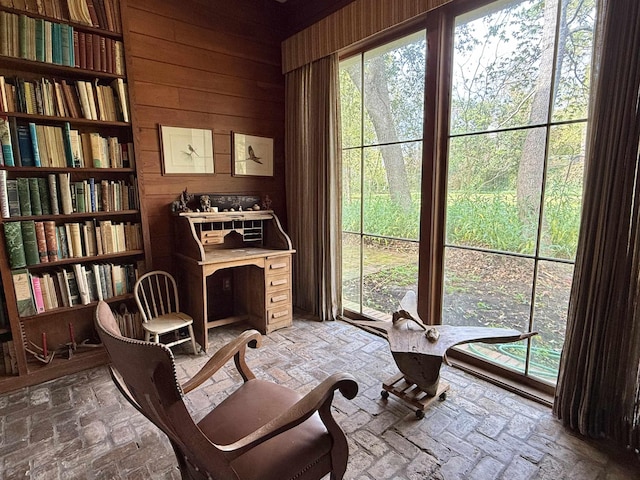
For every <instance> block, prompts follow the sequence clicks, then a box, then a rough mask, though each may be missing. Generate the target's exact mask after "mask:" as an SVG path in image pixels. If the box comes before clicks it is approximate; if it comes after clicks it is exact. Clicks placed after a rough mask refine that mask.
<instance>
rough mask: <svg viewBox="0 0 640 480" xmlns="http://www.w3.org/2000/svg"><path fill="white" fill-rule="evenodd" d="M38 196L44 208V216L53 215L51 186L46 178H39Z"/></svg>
mask: <svg viewBox="0 0 640 480" xmlns="http://www.w3.org/2000/svg"><path fill="white" fill-rule="evenodd" d="M38 195H39V196H40V205H41V206H42V215H51V201H50V199H49V184H48V182H47V179H46V178H44V177H38Z"/></svg>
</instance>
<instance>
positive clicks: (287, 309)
mask: <svg viewBox="0 0 640 480" xmlns="http://www.w3.org/2000/svg"><path fill="white" fill-rule="evenodd" d="M292 323H293V317H292V315H291V305H287V306H283V307H279V308H270V309H269V310H267V330H268V331H272V330H275V329H277V328H283V327H288V326H289V325H291V324H292Z"/></svg>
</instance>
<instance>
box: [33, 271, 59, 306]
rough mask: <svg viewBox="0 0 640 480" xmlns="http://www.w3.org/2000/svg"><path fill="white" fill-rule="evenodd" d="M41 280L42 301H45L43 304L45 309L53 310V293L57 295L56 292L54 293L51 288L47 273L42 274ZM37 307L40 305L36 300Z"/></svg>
mask: <svg viewBox="0 0 640 480" xmlns="http://www.w3.org/2000/svg"><path fill="white" fill-rule="evenodd" d="M39 281H40V290H41V291H42V303H43V305H42V306H43V308H44V310H51V309H52V308H53V306H52V301H51V295H55V292H53V293H52V292H51V290H50V289H49V283H48V282H47V279H46V278H45V274H42V275H40V277H39ZM37 308H38V306H37V302H36V309H37Z"/></svg>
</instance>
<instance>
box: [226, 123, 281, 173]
mask: <svg viewBox="0 0 640 480" xmlns="http://www.w3.org/2000/svg"><path fill="white" fill-rule="evenodd" d="M232 138H233V150H232V151H233V162H232V163H231V165H232V166H233V171H232V172H231V173H232V174H233V176H234V177H242V176H246V175H252V176H258V177H273V138H269V137H257V136H255V135H245V134H244V133H236V132H232Z"/></svg>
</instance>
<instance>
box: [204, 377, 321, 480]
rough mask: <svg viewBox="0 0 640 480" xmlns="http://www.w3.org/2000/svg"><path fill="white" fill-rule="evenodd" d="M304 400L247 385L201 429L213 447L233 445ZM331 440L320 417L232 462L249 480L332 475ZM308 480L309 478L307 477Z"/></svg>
mask: <svg viewBox="0 0 640 480" xmlns="http://www.w3.org/2000/svg"><path fill="white" fill-rule="evenodd" d="M301 398H302V396H301V395H299V394H298V393H297V392H295V391H293V390H291V389H289V388H287V387H284V386H282V385H278V384H275V383H272V382H267V381H264V380H259V379H253V380H249V381H248V382H246V383H244V384H243V385H242V386H241V387H240V388H238V390H236V391H235V392H234V393H232V394H231V395H230V396H229V397H227V398H226V399H225V400H224V401H223V402H222V403H220V404H219V405H218V406H217V407H216V408H215V409H214V410H213V411H212V412H211V413H209V414H208V415H207V416H206V417H204V418H203V419H202V420H201V421H200V422H199V423H198V426H199V427H200V429H201V430H202V432H203V433H204V434H205V435H206V436H207V438H209V440H211V441H212V442H214V443H216V444H219V445H226V444H230V443H233V442H235V441H237V440H239V439H240V438H242V437H244V436H245V435H247V434H249V433H251V432H253V431H255V430H257V429H258V428H260V427H261V426H263V425H264V424H266V423H267V422H269V421H270V420H272V419H273V418H275V417H276V416H277V415H279V414H280V413H282V412H283V411H285V410H286V409H287V408H289V407H290V406H291V405H293V404H295V403H296V402H297V401H298V400H300V399H301ZM331 446H332V445H331V437H330V436H329V434H328V432H327V430H326V428H325V427H324V425H323V424H322V422H321V420H320V417H319V415H318V414H317V413H315V414H314V415H313V416H311V417H310V418H309V419H307V420H306V421H304V422H303V423H301V424H300V425H298V426H296V427H295V428H293V429H291V430H288V431H286V432H284V433H281V434H280V435H277V436H275V437H273V438H271V439H269V440H267V441H266V442H264V443H262V444H260V445H258V446H257V447H255V448H253V449H251V450H250V451H249V452H247V453H245V454H244V455H241V456H240V457H238V458H237V459H235V460H234V461H232V462H231V466H232V468H233V469H234V470H235V471H236V472H237V473H238V476H239V477H240V478H242V479H243V480H288V479H295V478H298V477H299V476H300V475H301V474H302V473H303V472H304V473H306V474H308V473H310V470H315V469H318V471H320V472H321V471H328V470H330V467H328V466H329V465H330V463H331V460H330V455H329V452H330V449H331ZM305 478H307V477H305Z"/></svg>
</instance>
